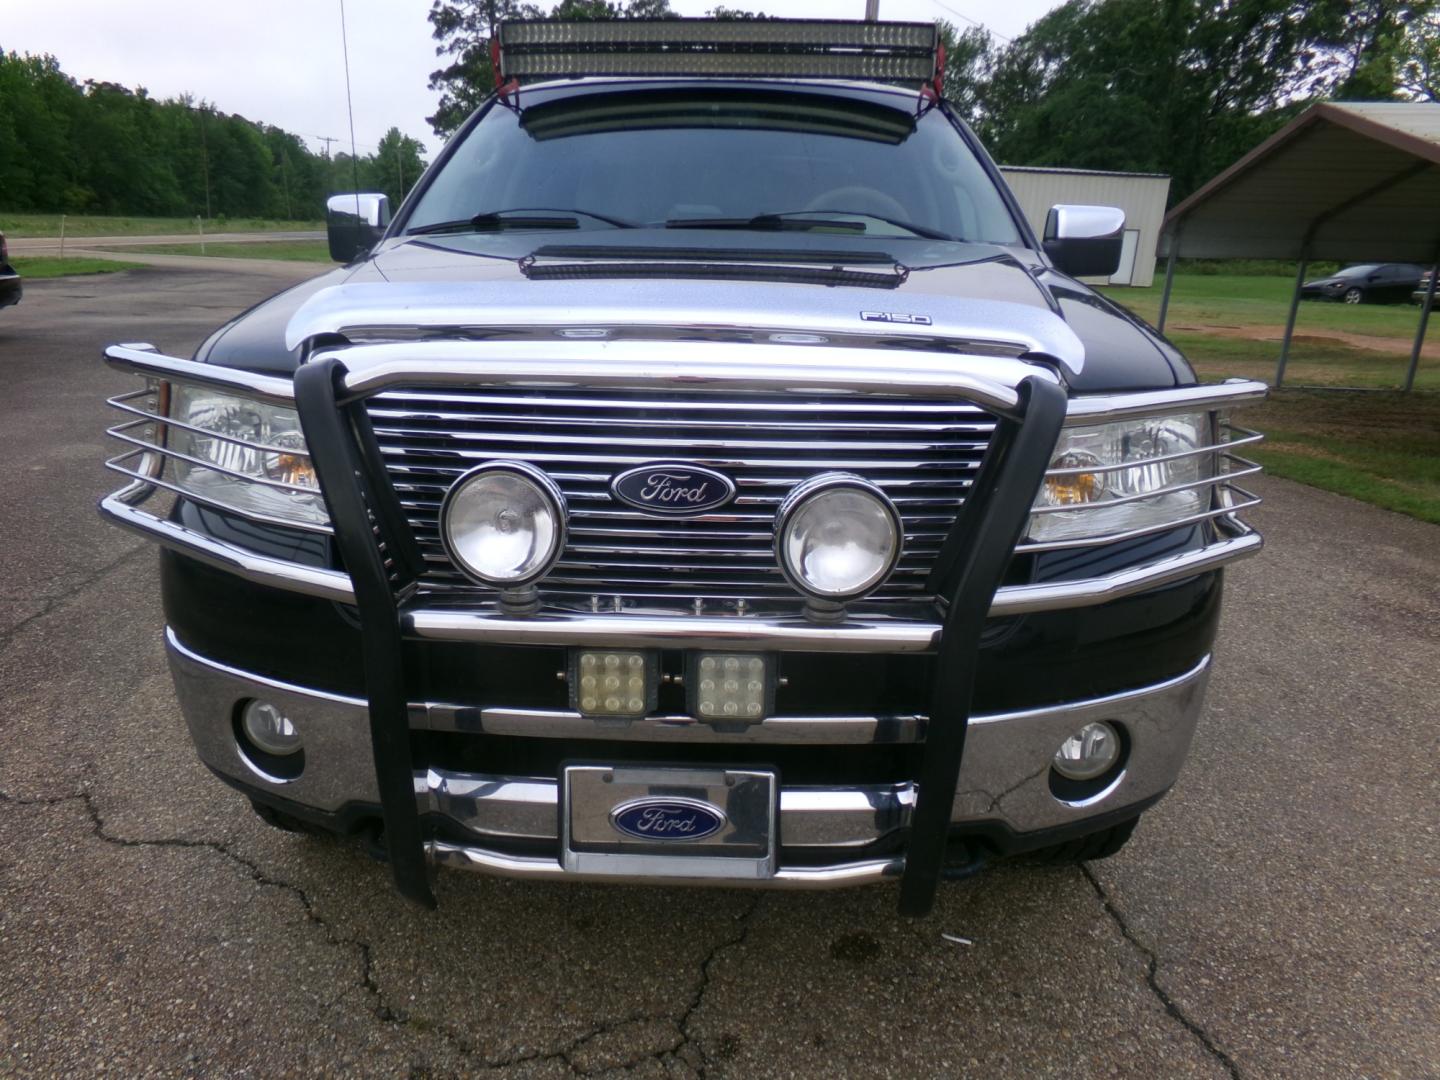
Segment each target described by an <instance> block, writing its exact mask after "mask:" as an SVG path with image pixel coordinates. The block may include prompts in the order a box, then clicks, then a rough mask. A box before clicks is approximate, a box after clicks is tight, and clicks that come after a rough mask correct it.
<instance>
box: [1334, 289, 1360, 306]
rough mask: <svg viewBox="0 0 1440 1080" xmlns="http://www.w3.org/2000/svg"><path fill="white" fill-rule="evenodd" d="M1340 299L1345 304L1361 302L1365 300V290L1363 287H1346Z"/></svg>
mask: <svg viewBox="0 0 1440 1080" xmlns="http://www.w3.org/2000/svg"><path fill="white" fill-rule="evenodd" d="M1340 299H1342V300H1344V301H1345V303H1347V304H1363V303H1364V302H1365V291H1364V290H1363V289H1346V290H1345V293H1344V295H1343V296H1341V297H1340Z"/></svg>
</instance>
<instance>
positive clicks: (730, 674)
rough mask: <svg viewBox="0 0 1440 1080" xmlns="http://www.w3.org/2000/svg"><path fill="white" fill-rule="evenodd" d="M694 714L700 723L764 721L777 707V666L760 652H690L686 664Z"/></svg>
mask: <svg viewBox="0 0 1440 1080" xmlns="http://www.w3.org/2000/svg"><path fill="white" fill-rule="evenodd" d="M685 667H686V671H685V685H686V687H687V688H688V692H689V698H690V711H691V713H692V714H693V715H694V716H695V717H697V718H698V719H701V720H736V721H745V722H753V721H756V720H763V719H765V717H767V716H769V715H770V714H771V713H772V712H773V711H774V708H775V678H774V676H775V667H774V664H773V663H772V662H771V659H770V657H768V656H765V655H763V654H760V653H691V654H690V655H689V656H688V657H686V662H685Z"/></svg>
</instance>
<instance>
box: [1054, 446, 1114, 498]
mask: <svg viewBox="0 0 1440 1080" xmlns="http://www.w3.org/2000/svg"><path fill="white" fill-rule="evenodd" d="M1099 464H1100V461H1099V459H1098V458H1096V457H1095V456H1094V455H1093V454H1086V453H1078V452H1073V451H1072V452H1071V453H1068V454H1061V455H1060V456H1059V457H1057V458H1056V459H1055V460H1054V461H1052V462H1051V463H1050V467H1051V468H1052V469H1082V468H1084V467H1086V466H1087V465H1097V466H1098V465H1099ZM1104 494H1105V474H1104V473H1103V472H1070V473H1062V474H1061V475H1059V476H1047V477H1046V478H1045V501H1046V504H1047V505H1049V506H1077V505H1079V504H1081V503H1092V502H1095V501H1096V500H1097V499H1099V498H1100V496H1102V495H1104Z"/></svg>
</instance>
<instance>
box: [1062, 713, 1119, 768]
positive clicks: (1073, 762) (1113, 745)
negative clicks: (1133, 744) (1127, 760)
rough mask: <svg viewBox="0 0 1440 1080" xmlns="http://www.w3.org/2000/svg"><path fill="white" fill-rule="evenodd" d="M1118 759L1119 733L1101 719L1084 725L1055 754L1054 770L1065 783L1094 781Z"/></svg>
mask: <svg viewBox="0 0 1440 1080" xmlns="http://www.w3.org/2000/svg"><path fill="white" fill-rule="evenodd" d="M1119 760H1120V733H1119V732H1118V731H1116V730H1115V728H1114V727H1113V726H1111V725H1110V724H1107V723H1105V722H1104V721H1103V720H1101V721H1096V722H1093V723H1089V724H1086V725H1085V726H1084V727H1082V728H1080V730H1079V731H1077V732H1075V734H1073V735H1071V736H1070V737H1069V738H1068V739H1066V740H1065V741H1064V742H1062V743H1061V744H1060V749H1059V750H1056V751H1055V771H1056V772H1058V773H1059V774H1060V775H1061V776H1063V777H1065V778H1066V779H1068V780H1094V779H1095V778H1096V777H1097V776H1104V775H1105V774H1106V773H1107V772H1109V771H1110V770H1111V769H1112V768H1113V767H1114V765H1115V762H1117V761H1119Z"/></svg>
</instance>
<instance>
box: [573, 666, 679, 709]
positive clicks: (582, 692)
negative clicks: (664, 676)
mask: <svg viewBox="0 0 1440 1080" xmlns="http://www.w3.org/2000/svg"><path fill="white" fill-rule="evenodd" d="M568 680H569V683H570V703H571V705H572V706H573V707H574V709H575V711H576V712H578V713H580V715H582V716H593V717H599V718H603V717H630V718H634V717H639V716H644V715H646V714H647V713H650V712H653V711H654V710H655V706H656V698H657V697H658V696H659V685H660V657H659V654H658V653H655V652H653V651H650V650H638V649H573V650H571V653H570V666H569V671H568Z"/></svg>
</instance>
